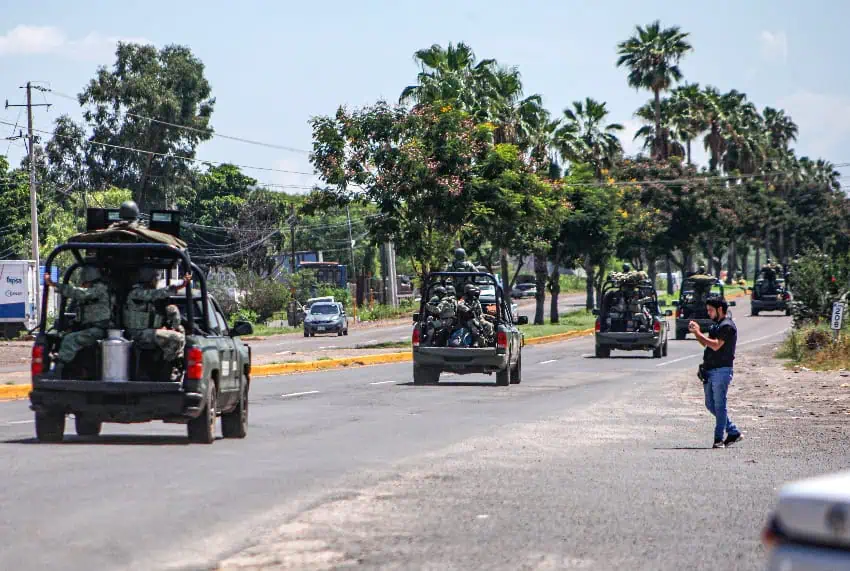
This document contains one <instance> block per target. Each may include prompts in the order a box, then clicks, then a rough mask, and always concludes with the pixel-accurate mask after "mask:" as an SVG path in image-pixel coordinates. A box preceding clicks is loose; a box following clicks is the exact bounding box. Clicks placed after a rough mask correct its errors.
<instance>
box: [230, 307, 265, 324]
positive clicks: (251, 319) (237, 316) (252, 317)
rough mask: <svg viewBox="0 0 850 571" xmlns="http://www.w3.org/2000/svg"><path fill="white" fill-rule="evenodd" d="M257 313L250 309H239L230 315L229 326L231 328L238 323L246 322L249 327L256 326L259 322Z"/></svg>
mask: <svg viewBox="0 0 850 571" xmlns="http://www.w3.org/2000/svg"><path fill="white" fill-rule="evenodd" d="M259 320H260V319H259V316H258V315H257V312H255V311H253V310H250V309H246V308H243V309H240V310H238V311H235V312H233V313H231V314H230V326H231V327H233V326H234V325H236V322H238V321H247V322H248V323H250V324H251V325H256V324H257V322H258V321H259Z"/></svg>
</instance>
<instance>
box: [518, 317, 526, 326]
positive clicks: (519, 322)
mask: <svg viewBox="0 0 850 571" xmlns="http://www.w3.org/2000/svg"><path fill="white" fill-rule="evenodd" d="M517 325H528V317H527V316H525V315H520V316H519V319H517Z"/></svg>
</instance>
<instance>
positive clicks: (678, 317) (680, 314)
mask: <svg viewBox="0 0 850 571" xmlns="http://www.w3.org/2000/svg"><path fill="white" fill-rule="evenodd" d="M681 318H682V308H681V307H677V308H676V319H681Z"/></svg>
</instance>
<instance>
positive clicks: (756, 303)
mask: <svg viewBox="0 0 850 571" xmlns="http://www.w3.org/2000/svg"><path fill="white" fill-rule="evenodd" d="M780 271H781V270H780ZM762 311H784V312H785V315H791V292H789V291H788V286H787V283H786V281H785V280H784V279H783V278H782V277H780V276H778V275H777V271H776V269H774V268H762V269H761V271H760V272H759V274H758V275H757V276H756V281H755V285H754V286H753V287H752V288H750V313H751V314H752V315H753V316H758V314H759V313H761V312H762Z"/></svg>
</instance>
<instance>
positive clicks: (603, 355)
mask: <svg viewBox="0 0 850 571" xmlns="http://www.w3.org/2000/svg"><path fill="white" fill-rule="evenodd" d="M610 356H611V349H603V348H602V347H597V348H596V358H597V359H607V358H609V357H610Z"/></svg>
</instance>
